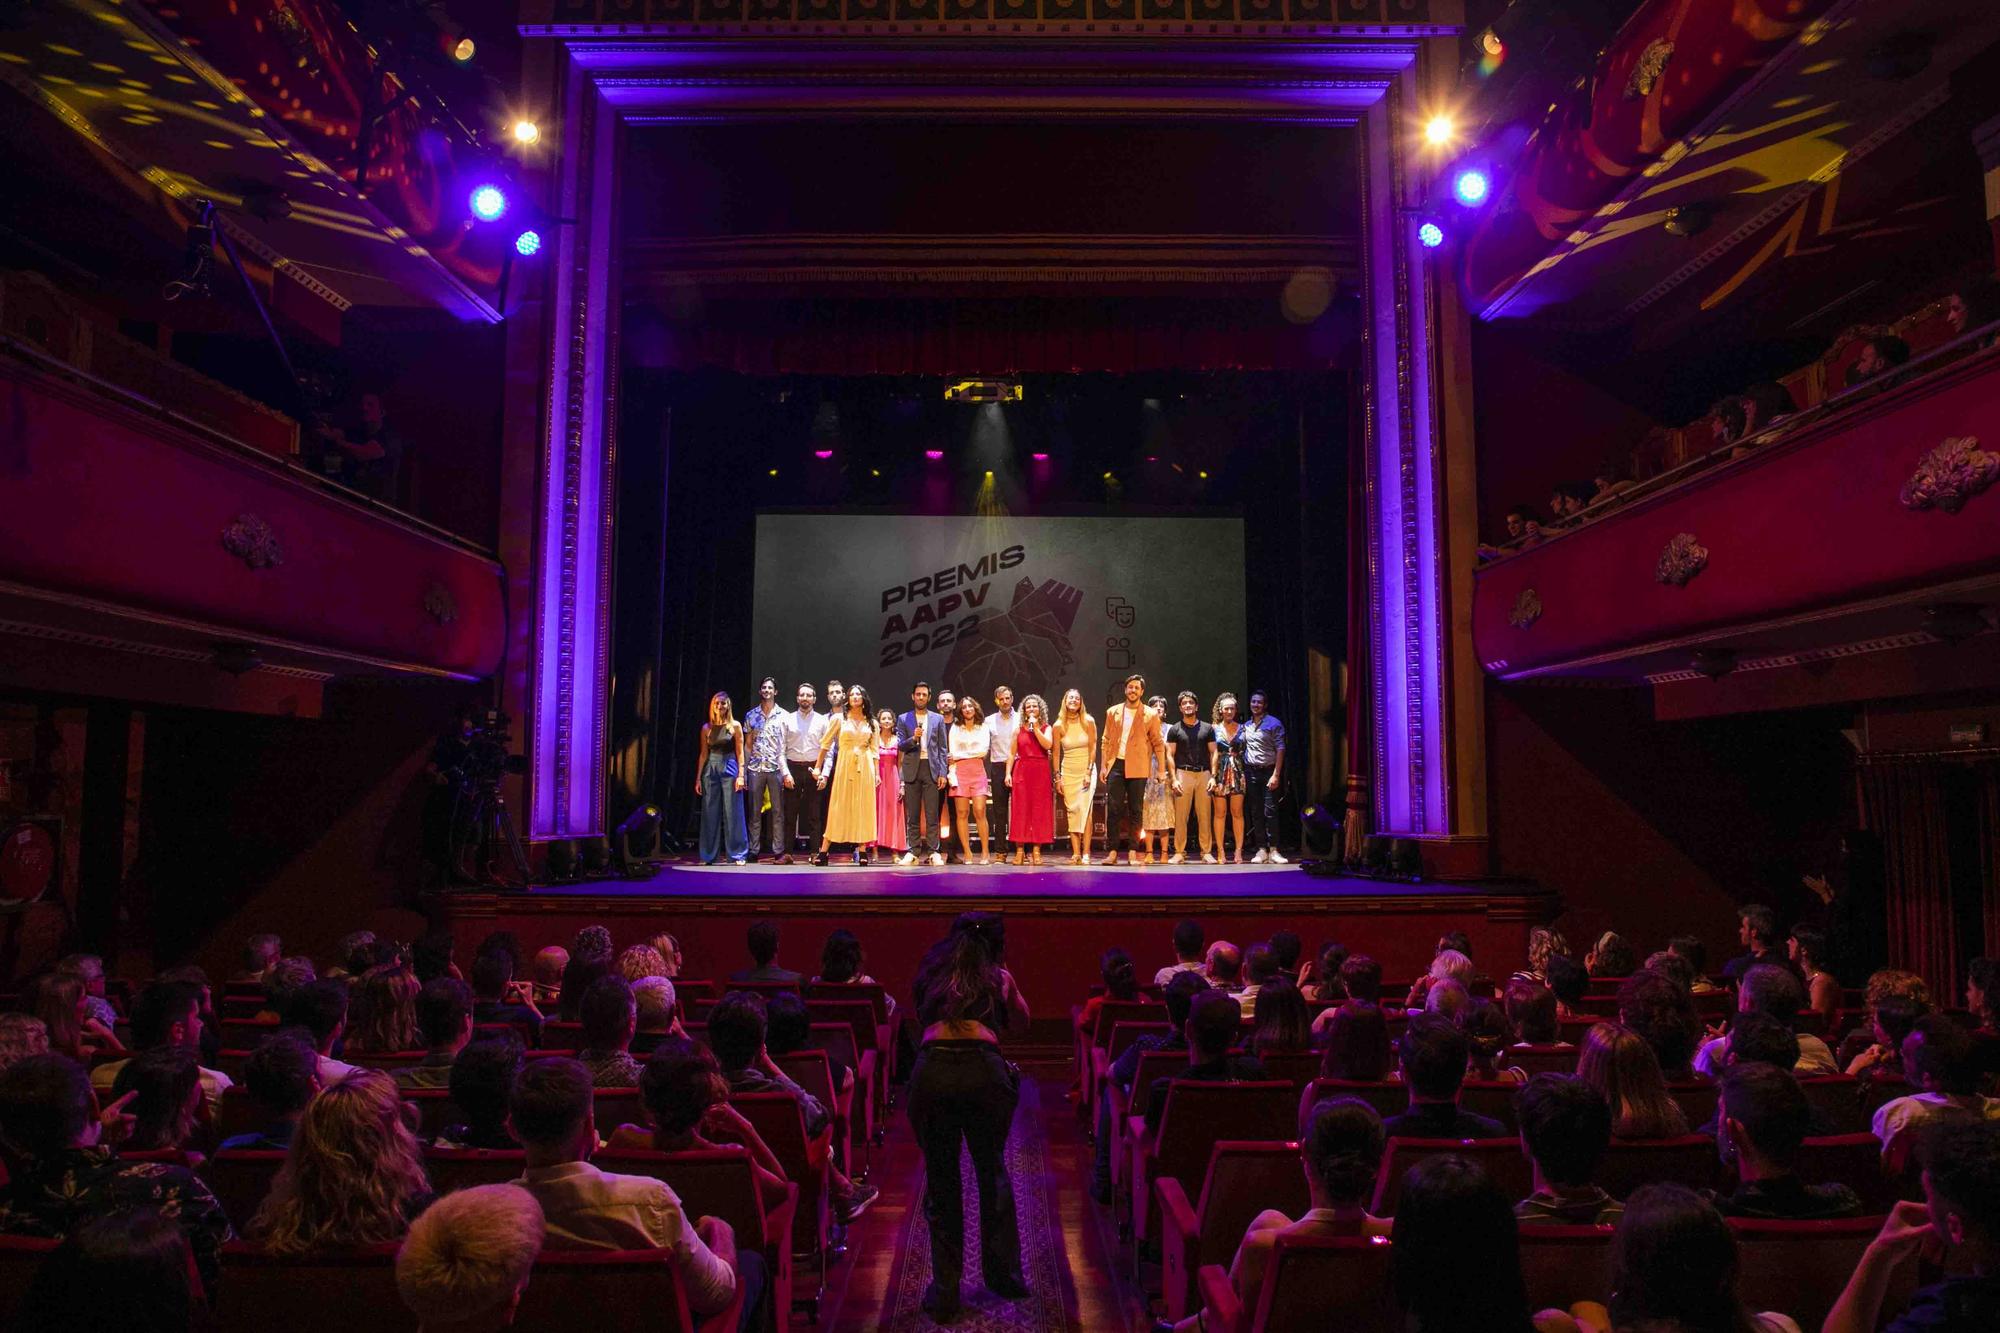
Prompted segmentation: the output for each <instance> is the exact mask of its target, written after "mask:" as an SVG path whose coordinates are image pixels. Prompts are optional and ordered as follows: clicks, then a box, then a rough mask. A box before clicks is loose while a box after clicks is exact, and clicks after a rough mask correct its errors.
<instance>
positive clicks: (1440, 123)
mask: <svg viewBox="0 0 2000 1333" xmlns="http://www.w3.org/2000/svg"><path fill="white" fill-rule="evenodd" d="M1457 137H1458V122H1457V121H1456V120H1454V119H1452V118H1451V117H1450V116H1449V115H1446V114H1444V113H1443V112H1440V113H1438V114H1437V115H1435V116H1432V117H1431V118H1430V119H1429V120H1427V121H1425V122H1424V142H1425V143H1427V144H1429V145H1430V146H1431V147H1433V148H1442V147H1444V146H1445V145H1446V144H1448V143H1450V142H1451V141H1452V140H1453V139H1456V138H1457Z"/></svg>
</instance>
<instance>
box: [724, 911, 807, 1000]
mask: <svg viewBox="0 0 2000 1333" xmlns="http://www.w3.org/2000/svg"><path fill="white" fill-rule="evenodd" d="M749 943H750V961H751V962H753V963H755V964H756V966H755V967H751V968H746V969H744V970H743V971H741V972H732V973H730V974H729V979H730V980H731V981H778V982H783V983H785V984H787V985H792V986H796V985H798V984H799V982H800V980H802V978H801V977H800V976H799V974H798V973H796V972H793V971H791V970H790V969H789V968H783V967H779V966H778V924H777V922H775V921H758V922H754V923H753V924H752V925H751V927H750V940H749Z"/></svg>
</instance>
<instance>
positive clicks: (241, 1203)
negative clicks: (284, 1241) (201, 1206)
mask: <svg viewBox="0 0 2000 1333" xmlns="http://www.w3.org/2000/svg"><path fill="white" fill-rule="evenodd" d="M284 1164H285V1154H284V1152H283V1151H282V1150H279V1149H268V1148H235V1149H231V1150H229V1151H227V1152H218V1153H217V1154H216V1155H215V1156H214V1157H213V1158H212V1159H211V1160H210V1161H209V1163H208V1166H207V1167H206V1168H205V1169H204V1170H203V1171H202V1176H203V1177H204V1178H205V1179H206V1180H207V1181H208V1188H209V1190H210V1192H211V1193H213V1194H214V1195H215V1199H216V1202H217V1203H220V1204H221V1205H222V1211H223V1212H224V1213H225V1214H227V1215H228V1217H229V1222H230V1225H232V1226H234V1227H235V1228H236V1229H237V1230H238V1231H242V1230H244V1229H245V1228H247V1227H248V1226H249V1225H250V1219H251V1218H252V1217H254V1216H256V1214H257V1207H258V1205H259V1204H261V1203H263V1202H264V1196H265V1195H267V1194H269V1193H270V1192H271V1182H272V1181H273V1180H275V1179H276V1178H277V1175H278V1168H279V1167H281V1166H283V1165H284Z"/></svg>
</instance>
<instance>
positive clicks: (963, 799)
mask: <svg viewBox="0 0 2000 1333" xmlns="http://www.w3.org/2000/svg"><path fill="white" fill-rule="evenodd" d="M950 742H951V799H952V804H954V805H956V806H957V807H958V850H959V854H960V855H962V856H963V857H964V858H965V859H966V862H967V864H970V863H971V861H972V836H971V835H972V830H971V828H970V827H969V825H970V824H971V822H972V820H978V821H979V864H980V865H983V866H984V865H991V864H993V857H992V855H991V853H992V850H993V844H992V842H991V841H990V840H989V839H988V836H987V832H986V797H987V793H988V791H989V790H990V784H989V783H988V781H987V778H986V755H987V752H988V751H989V750H990V749H991V748H992V746H993V733H992V732H991V731H989V730H988V729H987V726H986V721H985V718H984V717H983V716H982V714H981V712H980V709H979V700H977V699H975V698H973V697H972V696H971V695H969V694H968V695H966V696H965V697H964V698H963V699H960V700H959V701H958V716H957V717H955V718H953V719H952V722H951V737H950ZM968 812H970V818H967V814H968Z"/></svg>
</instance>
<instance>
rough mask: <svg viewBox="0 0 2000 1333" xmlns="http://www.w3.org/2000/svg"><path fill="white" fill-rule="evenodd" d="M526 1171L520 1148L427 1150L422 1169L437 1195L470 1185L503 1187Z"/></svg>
mask: <svg viewBox="0 0 2000 1333" xmlns="http://www.w3.org/2000/svg"><path fill="white" fill-rule="evenodd" d="M527 1169H528V1163H527V1155H526V1154H525V1153H523V1152H522V1151H521V1150H520V1149H519V1148H427V1149H425V1150H424V1170H425V1172H426V1173H428V1174H429V1176H430V1178H431V1188H432V1189H434V1190H436V1191H437V1192H438V1193H439V1194H449V1193H451V1192H452V1191H453V1190H462V1189H466V1188H468V1187H470V1186H473V1185H504V1184H506V1183H507V1182H508V1181H510V1180H519V1179H520V1178H521V1173H522V1172H523V1171H526V1170H527Z"/></svg>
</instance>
